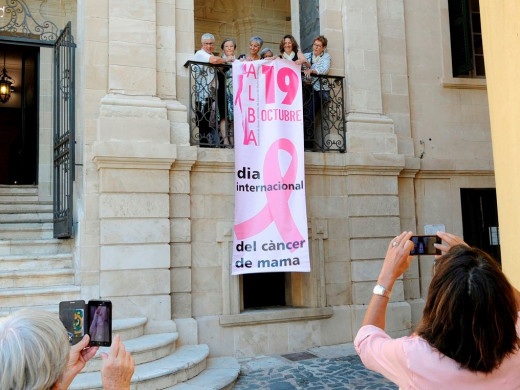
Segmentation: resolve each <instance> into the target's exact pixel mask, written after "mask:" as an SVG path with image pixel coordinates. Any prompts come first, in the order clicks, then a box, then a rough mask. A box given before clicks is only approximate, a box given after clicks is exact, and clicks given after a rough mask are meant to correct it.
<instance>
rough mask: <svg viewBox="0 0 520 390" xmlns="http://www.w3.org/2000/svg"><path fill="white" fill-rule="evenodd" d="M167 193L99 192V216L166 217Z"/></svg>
mask: <svg viewBox="0 0 520 390" xmlns="http://www.w3.org/2000/svg"><path fill="white" fill-rule="evenodd" d="M168 206H169V199H168V195H167V194H117V193H111V194H101V195H100V196H99V214H100V217H101V218H168V217H169V215H168Z"/></svg>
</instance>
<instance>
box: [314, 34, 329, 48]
mask: <svg viewBox="0 0 520 390" xmlns="http://www.w3.org/2000/svg"><path fill="white" fill-rule="evenodd" d="M316 41H320V42H321V44H322V45H323V47H327V43H328V42H329V41H328V40H327V38H325V36H323V35H318V36H317V37H316V38H314V39H313V40H312V43H314V42H316Z"/></svg>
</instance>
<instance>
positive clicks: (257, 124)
mask: <svg viewBox="0 0 520 390" xmlns="http://www.w3.org/2000/svg"><path fill="white" fill-rule="evenodd" d="M300 72H301V71H300V66H298V65H296V64H295V63H294V62H293V61H288V60H282V59H277V60H273V61H268V60H261V61H250V62H240V61H235V62H234V63H233V96H234V120H235V126H234V129H235V226H234V241H233V260H232V274H233V275H239V274H247V273H259V272H291V271H293V272H309V271H310V262H309V245H308V236H307V211H306V207H305V164H304V152H303V109H302V83H301V73H300Z"/></svg>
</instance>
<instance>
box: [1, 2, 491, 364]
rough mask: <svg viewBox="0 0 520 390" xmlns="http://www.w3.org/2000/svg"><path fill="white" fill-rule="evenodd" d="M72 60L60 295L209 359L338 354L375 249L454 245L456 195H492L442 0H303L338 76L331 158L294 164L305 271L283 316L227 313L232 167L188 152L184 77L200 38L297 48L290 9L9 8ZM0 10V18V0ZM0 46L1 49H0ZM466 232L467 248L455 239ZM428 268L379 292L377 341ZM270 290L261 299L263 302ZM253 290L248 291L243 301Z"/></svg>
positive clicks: (367, 286) (396, 329)
mask: <svg viewBox="0 0 520 390" xmlns="http://www.w3.org/2000/svg"><path fill="white" fill-rule="evenodd" d="M25 2H26V3H27V4H28V5H29V6H30V9H31V10H32V12H33V14H34V15H35V16H36V17H38V18H40V19H42V20H52V21H53V22H54V23H55V24H56V25H58V26H64V25H65V23H66V21H68V20H70V21H72V28H73V35H74V38H75V43H76V45H77V47H76V68H75V69H76V79H75V80H76V109H75V113H76V166H75V174H76V177H75V182H74V203H73V205H74V236H73V239H72V240H73V245H74V265H75V284H76V285H77V286H79V287H80V294H79V295H80V296H81V297H82V298H84V299H91V298H98V297H101V298H106V299H111V300H112V302H113V304H114V308H116V309H115V313H116V315H117V316H118V317H120V318H126V317H146V318H147V319H148V321H149V324H150V325H149V327H150V329H158V328H161V327H168V326H170V325H171V324H174V326H175V327H176V328H177V330H178V331H179V334H180V338H179V342H180V343H181V344H195V343H205V344H208V345H209V346H210V353H211V354H213V355H214V356H221V355H232V356H236V357H246V356H253V355H259V354H274V353H285V352H292V351H299V350H303V349H306V348H309V347H313V346H316V345H330V344H337V343H346V342H350V341H352V340H353V338H354V336H355V333H356V331H357V329H358V328H359V327H360V324H361V322H362V318H363V315H364V312H365V309H366V306H365V305H366V304H367V303H368V302H369V300H370V297H371V294H372V288H373V286H374V284H375V281H376V280H377V277H378V272H379V270H380V267H381V263H382V259H383V258H384V254H385V252H386V247H387V245H388V242H389V240H390V239H391V238H392V237H393V236H395V235H397V234H398V233H399V232H401V231H402V230H412V231H415V232H416V233H417V234H423V233H424V232H425V226H429V225H441V226H442V225H443V226H444V227H445V228H446V230H447V231H450V232H454V233H456V234H460V235H463V234H466V232H465V231H464V229H463V225H464V218H463V213H464V207H467V204H464V202H463V201H462V198H461V190H479V189H482V190H484V189H485V190H489V189H493V188H494V186H495V185H494V174H493V156H492V148H491V135H490V127H489V117H488V106H487V95H486V81H485V78H482V77H471V75H469V76H468V77H454V76H453V73H452V53H451V44H450V15H449V12H448V0H432V1H428V2H417V1H415V0H320V1H319V2H314V1H313V2H309V3H312V4H314V3H316V4H317V5H318V7H317V10H316V12H317V13H318V15H317V20H318V21H319V31H320V33H321V34H323V35H325V36H326V37H328V39H329V44H328V47H327V51H328V53H329V54H331V56H332V58H333V62H332V67H331V71H330V73H331V74H333V75H338V76H344V77H345V109H346V113H347V115H346V125H347V132H346V147H347V152H346V153H316V152H309V153H305V165H306V183H307V191H306V192H307V214H308V221H309V224H308V226H309V241H310V249H311V267H312V271H311V272H310V273H309V274H299V273H294V274H287V275H285V301H286V307H278V308H266V309H262V310H244V308H243V296H242V292H243V280H242V277H237V276H231V275H230V259H231V252H232V239H233V235H232V228H233V211H234V153H233V150H232V149H204V148H199V147H197V146H192V145H190V142H189V141H190V140H189V123H188V110H187V104H188V99H189V96H188V89H189V88H188V73H187V72H188V71H187V69H186V68H185V67H184V64H185V62H186V61H187V60H189V59H190V58H191V56H192V55H193V53H194V51H195V50H197V49H199V48H200V46H199V45H200V43H199V42H200V41H199V38H200V35H201V33H203V32H207V31H209V32H212V33H214V34H215V36H216V38H217V45H216V46H215V47H216V48H218V46H219V42H220V39H222V38H223V37H225V36H232V37H235V38H236V39H237V42H238V52H246V51H247V42H248V39H249V37H250V36H252V35H261V36H262V37H264V40H265V42H266V45H270V46H272V47H273V48H274V49H276V48H277V43H278V42H279V40H280V39H281V37H282V36H283V35H284V34H286V33H292V34H293V35H295V36H296V37H297V38H299V37H300V23H301V22H302V21H301V19H300V7H303V6H305V4H306V2H304V1H297V0H291V1H289V0H286V1H278V0H277V1H274V0H253V1H248V2H243V1H237V0H234V1H233V0H219V1H217V0H215V1H199V0H195V1H193V0H136V1H131V2H129V1H123V0H110V1H106V0H88V1H87V0H79V1H72V0H49V1H43V2H42V1H36V0H26V1H25ZM0 6H1V3H0ZM1 38H2V36H1V35H0V43H1V42H2V41H1ZM49 50H50V49H47V48H42V49H41V50H40V57H39V58H40V60H39V61H40V62H39V66H40V69H41V72H40V75H41V76H40V77H41V80H40V85H41V87H40V91H39V94H40V95H39V99H40V107H41V108H40V113H39V115H40V118H41V120H40V129H39V131H40V137H39V141H38V142H39V151H40V153H39V156H40V157H39V168H38V178H39V180H38V186H39V197H40V198H41V199H52V186H51V184H50V183H51V182H52V175H51V172H52V170H51V168H50V167H51V163H52V161H51V157H50V148H51V130H50V129H51V122H52V119H51V118H50V116H49V114H48V112H49V111H50V110H51V108H50V107H51V101H52V94H51V91H50V81H49V80H50V79H51V78H52V67H53V62H52V55H51V52H50V51H49ZM468 234H469V233H468ZM432 261H433V258H432V257H428V256H421V257H420V258H418V259H417V260H416V261H414V263H413V265H412V267H411V268H410V270H409V271H408V272H407V273H406V274H405V275H404V277H403V278H402V279H400V280H399V281H398V282H397V283H396V284H395V287H394V291H393V294H392V298H391V302H390V306H389V307H390V310H389V311H388V315H387V329H388V331H389V332H390V333H391V334H392V335H396V336H398V335H404V334H408V333H409V332H410V330H411V329H412V327H413V324H414V323H416V322H417V321H418V319H419V318H420V316H421V311H422V306H423V304H424V297H425V295H426V291H427V286H428V282H429V279H430V269H431V266H432ZM269 287H270V286H265V288H266V289H269ZM259 293H261V292H259Z"/></svg>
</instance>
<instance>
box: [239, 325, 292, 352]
mask: <svg viewBox="0 0 520 390" xmlns="http://www.w3.org/2000/svg"><path fill="white" fill-rule="evenodd" d="M233 344H234V346H235V353H234V355H235V357H237V358H243V357H251V356H258V355H267V354H268V351H269V349H268V347H269V343H268V334H267V327H264V326H241V327H238V328H235V331H234V343H233ZM299 351H301V349H300V350H299Z"/></svg>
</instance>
